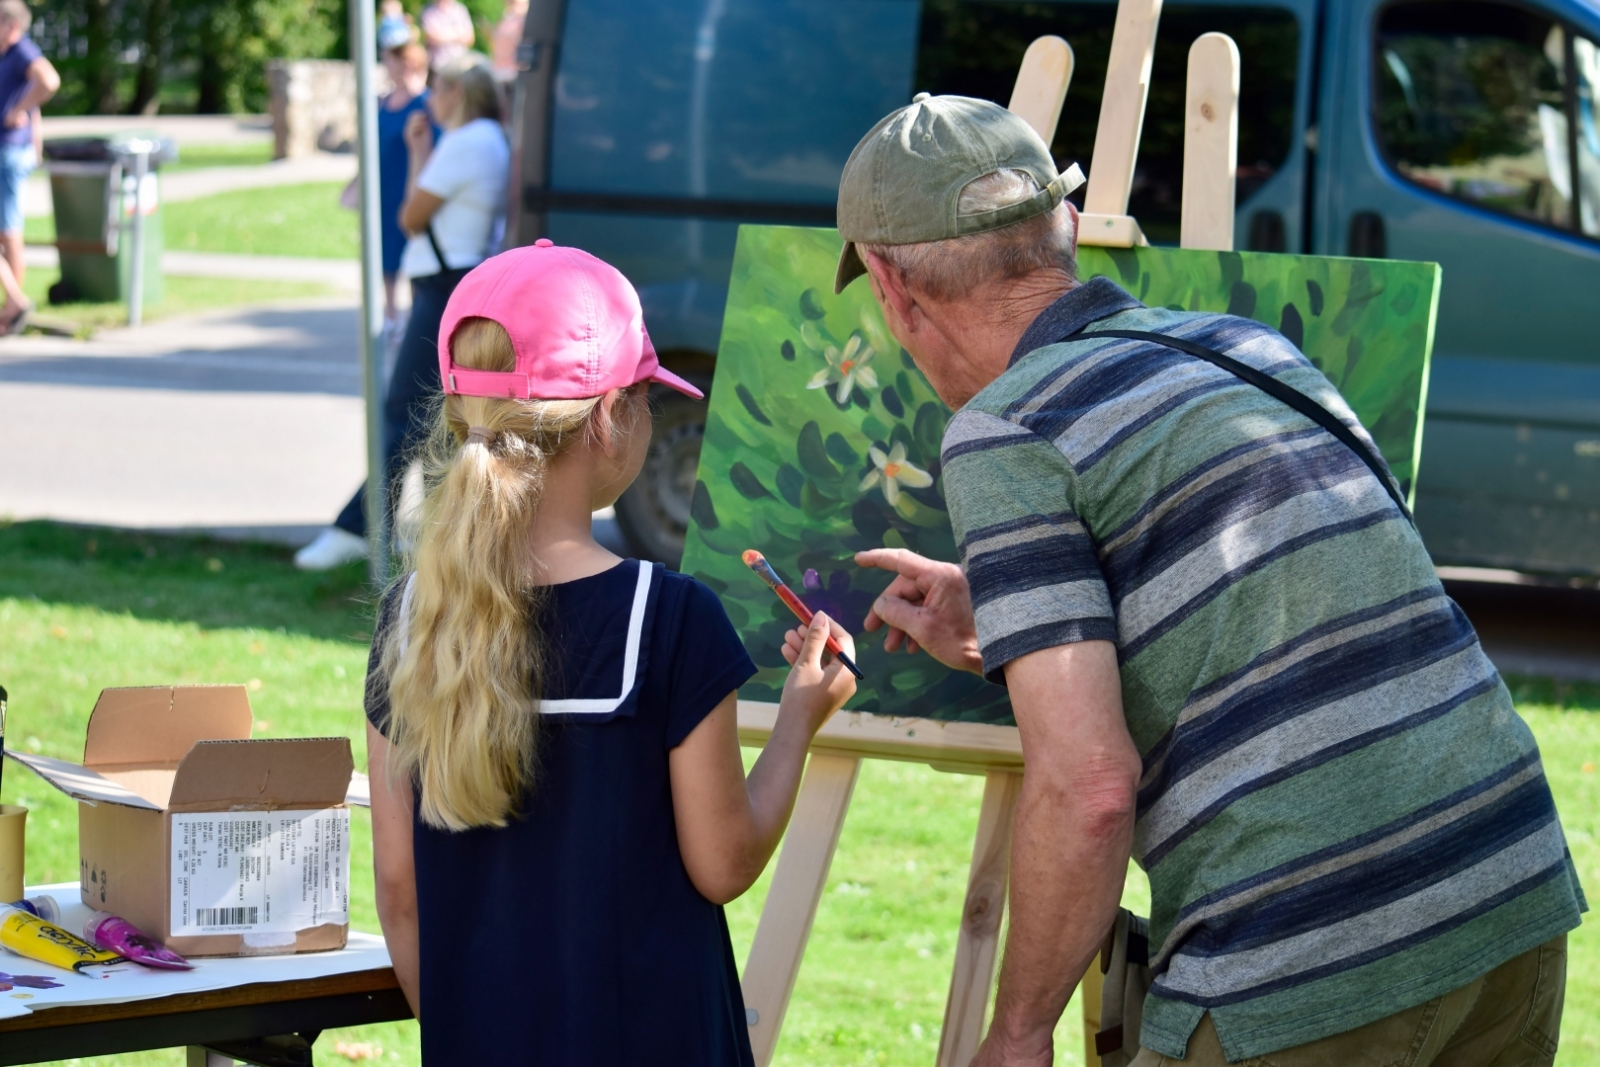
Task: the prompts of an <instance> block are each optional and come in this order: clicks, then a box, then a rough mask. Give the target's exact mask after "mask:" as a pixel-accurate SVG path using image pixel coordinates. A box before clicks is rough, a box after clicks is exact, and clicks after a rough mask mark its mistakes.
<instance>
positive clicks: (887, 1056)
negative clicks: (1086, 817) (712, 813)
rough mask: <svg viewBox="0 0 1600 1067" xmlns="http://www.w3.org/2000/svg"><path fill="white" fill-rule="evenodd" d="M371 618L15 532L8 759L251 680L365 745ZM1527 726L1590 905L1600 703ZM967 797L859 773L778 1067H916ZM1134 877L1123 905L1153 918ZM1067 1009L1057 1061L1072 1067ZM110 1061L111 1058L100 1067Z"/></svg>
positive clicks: (52, 858) (1569, 1064)
mask: <svg viewBox="0 0 1600 1067" xmlns="http://www.w3.org/2000/svg"><path fill="white" fill-rule="evenodd" d="M369 626H370V622H369V602H368V599H367V596H366V592H365V590H364V588H363V585H362V573H361V569H360V568H359V567H358V566H351V567H349V568H346V569H343V570H340V571H335V572H332V573H331V574H326V575H306V574H302V573H300V572H297V571H295V570H294V569H293V568H292V567H291V566H290V564H289V553H288V551H287V550H283V549H277V548H271V547H264V546H252V545H229V544H220V543H216V542H206V541H199V540H194V539H180V538H162V537H154V536H142V535H137V534H128V533H113V532H109V531H103V530H100V531H96V530H87V529H78V528H69V527H62V526H57V525H53V524H49V523H18V524H14V525H10V526H0V683H3V684H4V685H5V686H6V687H7V688H8V689H9V690H10V691H11V697H12V700H11V721H10V729H9V734H10V736H9V737H8V739H7V742H8V744H11V745H13V746H17V747H21V748H26V749H28V750H31V751H37V752H44V753H47V754H50V755H56V756H61V757H64V758H78V757H81V754H82V745H83V729H84V722H85V720H86V719H87V716H88V712H89V709H90V708H91V707H92V706H93V704H94V699H95V696H96V694H97V693H98V692H99V690H100V689H101V688H102V687H104V686H111V685H144V684H163V683H168V682H245V683H247V684H248V685H249V686H250V699H251V702H252V704H253V706H254V708H255V713H256V719H257V733H258V735H259V736H268V737H281V736H293V735H301V734H332V733H339V734H346V735H348V736H350V737H351V738H352V740H353V742H354V743H355V747H356V762H357V765H358V766H364V765H365V755H364V752H363V750H362V745H361V730H362V718H361V710H360V696H361V678H362V675H363V672H364V670H365V663H366V647H365V642H366V640H367V634H368V629H369ZM1514 688H1515V690H1516V692H1517V696H1518V700H1519V703H1520V705H1521V707H1522V709H1523V713H1524V714H1525V715H1526V716H1527V718H1528V720H1529V721H1530V722H1531V723H1532V724H1533V728H1534V730H1535V731H1536V732H1537V733H1538V735H1539V738H1540V742H1541V745H1542V747H1543V750H1544V754H1545V759H1546V767H1547V770H1548V772H1549V775H1550V780H1551V783H1552V785H1553V786H1554V788H1555V791H1556V796H1557V800H1558V802H1559V803H1560V805H1561V811H1562V816H1563V820H1564V822H1565V825H1566V828H1567V832H1568V836H1569V839H1570V842H1571V846H1572V851H1573V855H1574V857H1575V859H1576V861H1577V863H1578V867H1579V870H1580V872H1581V873H1582V875H1583V877H1584V879H1585V881H1586V884H1587V886H1588V888H1589V889H1590V891H1591V893H1592V894H1593V893H1600V775H1597V774H1596V773H1595V771H1594V765H1595V763H1597V762H1600V687H1560V688H1558V687H1555V686H1552V685H1550V684H1549V683H1547V682H1536V681H1525V682H1519V683H1517V685H1516V686H1515V687H1514ZM981 790H982V783H981V781H980V780H979V779H976V778H970V777H963V776H957V775H947V774H941V773H939V772H936V771H933V770H930V769H928V768H926V767H922V766H917V765H910V764H897V763H888V762H882V761H875V760H869V761H867V763H866V764H865V765H864V769H863V771H862V774H861V780H860V783H859V785H858V786H857V788H856V793H855V800H854V803H853V805H852V807H851V813H850V818H849V820H848V821H847V822H846V824H845V829H844V834H843V837H842V838H841V841H840V845H839V852H838V855H837V857H836V859H835V861H834V864H833V868H832V871H831V874H830V877H829V881H828V887H827V891H826V896H825V898H824V902H823V905H822V908H821V909H820V911H819V913H818V916H817V921H816V926H815V928H814V930H813V933H812V938H811V943H810V951H809V952H808V955H807V957H806V964H805V967H804V969H803V970H802V971H801V974H800V979H799V983H798V986H797V988H796V990H795V996H794V1000H793V1002H792V1004H791V1007H790V1009H789V1014H788V1017H787V1019H786V1021H785V1025H784V1036H783V1041H782V1044H781V1045H780V1047H779V1052H778V1057H777V1062H778V1063H780V1064H784V1065H786V1067H800V1065H813V1064H815V1065H832V1064H837V1065H857V1064H927V1063H929V1062H931V1061H932V1059H933V1056H934V1052H935V1047H936V1043H937V1041H938V1033H939V1021H940V1017H941V1015H942V1013H943V1008H944V998H945V992H946V986H947V983H948V981H949V971H950V963H951V958H952V955H953V952H954V946H955V930H956V925H957V922H958V919H959V916H960V910H961V899H962V893H963V891H964V887H965V876H966V866H967V861H968V858H969V856H970V852H971V847H972V834H973V830H974V827H975V825H976V820H977V810H978V802H979V797H980V794H981ZM0 797H3V799H4V800H5V801H6V802H8V803H20V804H24V805H26V806H27V807H29V808H30V809H32V814H31V815H30V826H29V830H30V833H29V840H28V873H29V878H30V880H31V881H35V882H44V881H55V880H65V879H70V878H73V877H75V872H76V870H77V856H76V852H77V848H76V837H75V827H76V825H77V822H76V816H75V813H74V811H73V805H72V803H71V802H70V801H68V800H67V799H66V798H65V797H63V796H62V795H61V794H59V793H56V792H55V791H54V790H53V789H51V788H50V787H48V786H46V785H44V784H43V783H42V782H40V781H39V780H38V779H37V778H34V777H33V776H32V775H31V774H28V773H27V772H26V771H23V770H21V769H19V768H17V767H16V766H15V765H12V766H11V767H10V768H8V772H7V774H6V775H5V780H4V788H3V790H0ZM353 838H354V856H353V861H352V862H353V864H354V867H355V870H356V871H357V872H358V873H357V877H356V878H355V880H354V889H355V892H354V894H353V900H352V908H353V916H352V919H353V923H354V925H355V927H356V928H357V929H362V930H376V929H377V922H376V917H375V914H374V911H373V906H372V896H371V882H370V879H368V878H365V877H362V875H361V873H360V872H363V871H365V870H367V869H369V864H370V840H371V839H370V824H369V822H368V820H367V816H366V813H365V812H361V811H358V812H356V814H355V817H354V835H353ZM766 885H767V880H766V879H765V878H764V879H763V880H762V882H761V883H759V884H758V885H757V886H756V888H755V889H753V890H752V891H751V892H750V893H748V894H747V895H746V896H745V897H743V898H742V899H740V900H739V901H737V902H736V903H734V904H733V905H731V906H730V907H729V909H728V913H729V922H730V925H731V926H732V929H733V934H734V941H735V950H736V954H737V956H738V958H739V959H740V960H742V959H743V958H744V955H745V953H746V952H747V951H748V947H749V943H750V939H751V937H752V935H753V934H754V932H755V925H756V919H757V916H758V915H759V913H760V907H761V901H762V899H763V898H764V896H765V893H766ZM1147 893H1148V890H1147V888H1146V887H1145V885H1144V884H1143V880H1142V878H1139V877H1135V878H1133V879H1131V880H1130V885H1129V892H1128V894H1127V902H1128V903H1129V905H1130V906H1133V907H1136V908H1139V909H1141V910H1143V909H1145V908H1146V907H1147V904H1148V896H1147ZM1595 931H1596V925H1595V924H1594V923H1590V924H1589V925H1588V926H1586V927H1584V928H1582V929H1580V930H1579V931H1578V932H1577V933H1576V934H1575V935H1574V937H1573V940H1572V967H1571V973H1570V976H1569V979H1568V992H1567V1010H1566V1022H1565V1027H1564V1033H1563V1044H1562V1051H1561V1056H1560V1059H1559V1060H1558V1063H1559V1064H1560V1065H1561V1067H1580V1065H1591V1064H1600V962H1597V961H1600V934H1597V933H1596V932H1595ZM1076 1016H1077V1008H1076V1005H1074V1006H1073V1007H1072V1008H1070V1009H1069V1010H1068V1013H1067V1015H1066V1017H1065V1020H1064V1022H1063V1025H1062V1027H1061V1030H1060V1031H1059V1033H1058V1042H1057V1048H1058V1056H1057V1060H1058V1062H1059V1063H1061V1064H1077V1063H1081V1055H1080V1053H1079V1049H1081V1047H1082V1046H1081V1036H1080V1034H1079V1027H1078V1026H1077V1025H1076V1024H1075V1022H1074V1020H1075V1018H1076ZM340 1043H344V1044H346V1045H347V1046H354V1045H360V1044H366V1045H376V1046H379V1047H381V1048H382V1049H383V1050H384V1055H383V1059H382V1062H384V1063H397V1064H415V1063H417V1062H418V1053H417V1037H416V1029H415V1026H414V1025H413V1024H395V1025H388V1026H374V1027H363V1028H360V1029H357V1030H350V1031H339V1032H331V1033H328V1034H326V1035H324V1036H323V1038H322V1040H321V1041H320V1042H319V1044H318V1049H319V1051H320V1054H321V1059H322V1060H323V1061H324V1062H326V1063H340V1062H345V1060H344V1058H341V1057H340V1056H339V1055H338V1053H337V1052H336V1048H337V1046H338V1045H339V1044H340ZM96 1062H104V1063H109V1062H110V1061H109V1060H103V1061H96ZM115 1062H116V1063H117V1064H119V1065H129V1067H154V1065H157V1064H160V1065H163V1067H176V1065H178V1064H180V1063H181V1062H182V1057H181V1055H180V1054H179V1053H178V1052H176V1051H169V1052H161V1053H147V1054H143V1055H138V1056H123V1057H117V1058H116V1060H115Z"/></svg>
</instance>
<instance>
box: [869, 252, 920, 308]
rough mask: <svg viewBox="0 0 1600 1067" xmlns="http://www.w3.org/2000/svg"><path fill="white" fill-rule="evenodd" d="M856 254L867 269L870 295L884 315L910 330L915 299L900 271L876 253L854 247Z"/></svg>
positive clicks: (915, 303) (915, 304)
mask: <svg viewBox="0 0 1600 1067" xmlns="http://www.w3.org/2000/svg"><path fill="white" fill-rule="evenodd" d="M856 254H857V255H858V256H860V257H861V259H862V262H863V263H865V264H866V267H867V278H868V280H869V281H870V282H871V284H872V295H874V296H876V297H877V298H878V303H879V304H881V305H882V306H883V310H884V311H885V313H888V314H892V315H893V316H894V317H895V318H896V319H898V320H899V321H900V322H901V323H902V324H903V325H904V326H905V327H907V328H908V329H910V328H911V326H912V322H913V321H914V320H913V317H912V316H913V312H914V309H915V308H916V306H917V300H916V297H914V296H912V295H911V290H910V289H908V288H907V287H906V280H905V278H904V277H903V276H902V275H901V274H900V271H899V270H898V269H897V268H896V267H895V266H894V264H892V263H890V262H889V261H888V260H886V259H884V258H883V257H882V256H880V255H878V253H876V252H873V251H870V250H868V249H865V248H862V247H861V246H860V245H856Z"/></svg>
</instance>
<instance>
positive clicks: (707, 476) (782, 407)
mask: <svg viewBox="0 0 1600 1067" xmlns="http://www.w3.org/2000/svg"><path fill="white" fill-rule="evenodd" d="M839 250H840V241H839V235H838V232H837V231H835V230H832V229H810V228H801V227H788V226H743V227H741V228H740V230H739V241H738V246H737V248H736V250H735V253H734V261H733V275H732V278H731V279H730V283H729V290H728V307H727V312H726V315H725V317H724V319H723V326H722V341H721V345H720V348H719V350H718V354H717V369H716V377H715V380H714V384H713V388H712V393H711V403H710V409H709V412H708V418H707V420H706V432H705V439H704V442H703V444H702V448H701V453H700V470H699V479H698V481H697V483H696V485H695V490H694V498H693V505H692V508H691V522H690V527H689V531H688V536H687V540H686V544H685V549H684V556H683V564H682V567H683V570H684V571H685V572H686V573H688V574H692V575H694V576H695V577H696V578H698V579H700V580H701V581H703V582H705V583H706V584H707V585H709V586H710V587H711V588H712V589H713V590H715V591H716V592H717V594H718V595H719V596H720V597H721V598H722V602H723V604H724V606H725V607H726V608H727V610H728V615H729V617H730V618H731V619H732V620H733V624H734V626H735V627H737V628H738V630H739V632H740V635H741V636H742V637H743V639H744V642H745V645H746V647H747V648H748V649H749V650H750V654H751V656H752V657H753V658H754V659H755V661H756V665H757V666H758V667H759V668H760V673H759V674H757V675H756V677H755V678H754V679H752V680H751V681H750V682H749V683H748V684H747V685H746V686H745V687H744V688H743V689H742V690H741V691H740V695H741V696H742V697H743V698H744V699H747V700H765V701H776V700H777V699H778V696H779V694H780V691H781V689H782V686H783V681H784V678H785V676H786V673H787V667H786V665H785V664H784V662H783V658H782V656H781V654H780V653H779V651H778V650H779V648H780V646H781V644H782V641H783V633H784V631H785V630H787V629H789V628H790V627H792V626H793V625H794V617H793V616H792V615H791V614H790V613H789V611H788V609H787V608H785V607H784V606H783V604H782V603H780V602H779V600H778V598H777V597H775V596H773V594H772V591H771V590H770V589H768V588H767V587H766V586H765V585H764V584H763V583H762V582H761V580H760V579H759V578H758V577H756V575H755V574H753V573H752V572H751V571H750V570H749V569H748V568H747V567H745V565H744V564H743V563H742V562H741V561H740V558H739V556H740V553H741V552H743V551H744V550H745V549H747V548H755V549H759V550H760V551H761V552H763V553H764V554H765V555H766V557H767V559H769V560H770V561H771V562H772V564H773V566H775V567H776V568H777V570H778V573H779V574H780V575H782V576H783V578H784V579H785V580H786V581H787V582H788V583H789V585H790V586H791V587H792V588H793V589H794V590H795V591H796V592H797V593H799V594H800V596H801V597H802V598H803V599H804V600H805V601H806V602H807V604H809V605H810V607H812V608H813V609H816V610H820V611H826V612H827V613H828V614H829V615H831V616H833V617H835V618H837V619H839V620H840V621H841V622H843V623H844V624H845V625H846V626H848V627H850V628H852V629H855V628H857V627H859V626H860V625H861V620H862V619H863V618H864V617H865V615H866V613H867V610H868V609H869V608H870V607H871V605H872V601H873V599H874V598H875V597H876V596H877V595H878V593H879V592H881V591H882V589H883V587H884V586H885V585H887V584H888V582H889V580H890V576H889V575H887V574H886V573H884V572H882V571H875V570H862V569H860V568H858V567H856V565H855V564H854V562H853V561H852V558H851V557H852V554H853V553H855V552H856V551H858V550H860V549H865V548H879V547H885V546H887V547H896V548H908V549H911V550H912V551H914V552H918V553H921V554H922V555H925V556H929V557H931V558H934V559H941V560H954V559H956V550H955V542H954V539H953V538H952V536H951V532H950V522H949V516H948V515H947V514H946V511H945V506H944V497H943V494H942V489H941V486H940V483H939V481H938V475H939V444H940V440H941V438H942V437H943V434H944V426H945V421H946V420H947V419H948V418H949V416H950V411H949V409H948V408H946V407H945V406H944V405H943V404H942V403H941V402H940V401H939V398H938V397H937V396H936V395H935V394H934V391H933V388H932V387H931V386H930V385H929V384H928V382H927V380H926V379H925V378H923V376H922V375H921V373H919V372H918V370H917V368H916V366H915V365H914V364H913V363H912V362H911V358H910V357H909V356H908V355H906V354H905V353H904V352H903V351H902V350H901V348H900V346H899V345H898V344H896V343H895V342H894V341H893V339H892V338H891V337H890V336H889V333H888V331H887V330H886V329H885V328H884V325H883V319H882V316H881V314H880V313H879V311H878V308H877V305H876V303H875V302H874V301H873V298H872V292H871V290H870V288H869V287H868V286H867V285H866V284H865V283H858V284H856V285H852V286H850V287H849V288H848V289H846V290H845V291H844V293H842V294H840V295H838V296H834V295H833V293H832V286H831V281H832V278H833V269H834V264H835V262H836V261H837V260H838V256H839ZM1079 269H1080V273H1081V275H1082V276H1083V277H1084V278H1085V279H1088V278H1090V277H1093V276H1095V275H1101V274H1104V275H1107V276H1109V277H1110V278H1111V279H1112V280H1113V281H1116V282H1117V283H1118V284H1119V285H1121V286H1123V287H1124V288H1125V289H1127V290H1128V291H1129V292H1131V293H1133V294H1134V295H1135V296H1137V297H1139V298H1140V299H1141V300H1143V301H1144V302H1145V303H1147V304H1150V305H1152V306H1155V305H1164V306H1169V307H1174V308H1182V309H1185V310H1194V311H1228V312H1231V313H1233V314H1237V315H1244V316H1248V317H1250V318H1253V319H1257V320H1259V321H1261V322H1264V323H1266V324H1267V325H1269V326H1272V327H1273V328H1275V329H1278V330H1280V331H1282V332H1283V333H1284V334H1285V335H1286V336H1287V337H1288V338H1289V339H1290V340H1291V341H1293V342H1294V343H1295V344H1297V345H1299V346H1300V347H1301V349H1302V350H1303V351H1304V352H1305V353H1306V355H1307V356H1309V357H1310V358H1311V360H1312V362H1314V363H1315V364H1316V365H1317V366H1318V367H1319V368H1321V370H1322V371H1323V372H1324V373H1325V374H1327V375H1328V377H1329V378H1330V379H1331V380H1332V381H1333V382H1334V384H1335V385H1337V386H1338V387H1339V390H1340V392H1341V393H1342V394H1343V395H1344V396H1345V398H1346V399H1347V400H1348V401H1349V402H1350V405H1351V407H1352V408H1354V410H1355V412H1356V414H1357V415H1358V416H1359V417H1360V418H1361V421H1362V422H1363V423H1364V424H1365V425H1366V426H1367V428H1368V429H1369V430H1371V431H1372V433H1373V436H1374V438H1375V439H1376V440H1377V443H1378V446H1379V449H1380V450H1381V451H1382V453H1383V456H1384V458H1385V459H1386V460H1387V461H1388V463H1389V465H1390V467H1391V468H1392V469H1393V470H1394V472H1395V474H1396V476H1397V477H1399V478H1400V479H1401V481H1402V484H1403V486H1404V488H1405V491H1406V492H1407V494H1410V493H1411V492H1412V486H1413V484H1414V482H1415V479H1416V470H1417V464H1418V459H1419V457H1420V453H1421V446H1422V410H1423V403H1424V400H1425V398H1426V395H1427V380H1428V358H1429V353H1430V351H1431V349H1432V344H1433V327H1434V318H1435V311H1436V308H1437V305H1438V292H1439V268H1438V266H1437V265H1435V264H1431V263H1401V262H1394V261H1387V260H1381V261H1380V260H1357V259H1335V258H1329V257H1322V256H1291V255H1271V254H1266V253H1253V252H1242V253H1241V252H1209V251H1195V250H1184V249H1175V248H1138V249H1104V248H1085V249H1083V250H1082V252H1081V255H1080V257H1079ZM874 449H875V450H876V456H875V455H874V451H873V450H874ZM880 460H881V462H880ZM857 641H858V644H857V657H856V661H857V663H858V664H859V665H860V667H861V669H862V671H863V672H864V673H865V675H866V678H865V680H864V681H862V682H861V683H860V684H859V685H858V686H857V689H856V695H855V697H854V698H853V699H852V700H851V701H850V703H849V705H848V707H849V708H850V709H852V710H855V711H867V712H873V713H876V714H880V715H895V716H917V717H923V718H930V719H943V720H965V721H976V722H990V723H1002V724H1007V725H1009V724H1010V723H1011V722H1012V719H1011V708H1010V704H1009V702H1008V701H1007V700H1006V696H1005V692H1004V690H1002V689H1000V688H999V687H997V686H993V685H990V684H988V683H987V682H984V681H983V680H982V679H980V678H978V677H976V676H975V675H970V674H963V673H960V672H956V671H951V670H947V669H946V668H944V667H942V666H940V665H939V664H938V663H936V662H935V661H934V660H933V659H932V658H931V657H929V656H928V655H927V654H926V653H918V654H916V655H911V656H908V655H906V654H905V653H904V652H899V653H895V654H893V655H891V654H888V653H885V652H884V651H883V648H882V641H881V640H880V639H879V637H877V636H876V635H868V634H864V633H859V632H858V633H857Z"/></svg>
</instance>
